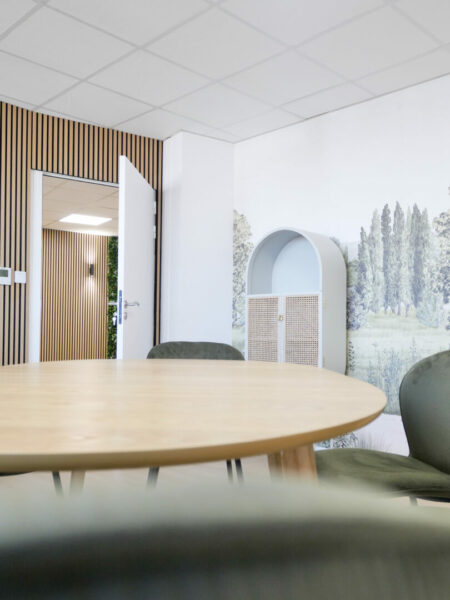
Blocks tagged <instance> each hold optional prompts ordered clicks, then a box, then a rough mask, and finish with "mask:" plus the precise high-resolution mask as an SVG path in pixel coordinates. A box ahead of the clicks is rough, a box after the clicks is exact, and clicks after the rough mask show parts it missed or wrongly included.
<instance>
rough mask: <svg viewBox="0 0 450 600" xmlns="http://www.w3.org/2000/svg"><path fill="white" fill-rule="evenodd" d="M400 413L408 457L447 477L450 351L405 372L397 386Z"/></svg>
mask: <svg viewBox="0 0 450 600" xmlns="http://www.w3.org/2000/svg"><path fill="white" fill-rule="evenodd" d="M400 412H401V415H402V419H403V425H404V427H405V432H406V437H407V438H408V443H409V451H410V454H411V456H412V457H414V458H417V459H418V460H421V461H422V462H425V463H427V464H429V465H431V466H433V467H435V468H436V469H439V470H441V471H444V472H445V473H450V350H446V351H445V352H439V353H438V354H433V356H428V357H427V358H424V359H423V360H421V361H420V362H418V363H417V364H416V365H414V366H413V367H412V368H411V369H410V370H409V371H408V373H407V374H406V375H405V377H404V378H403V381H402V384H401V386H400Z"/></svg>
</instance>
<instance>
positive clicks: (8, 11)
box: [0, 0, 36, 35]
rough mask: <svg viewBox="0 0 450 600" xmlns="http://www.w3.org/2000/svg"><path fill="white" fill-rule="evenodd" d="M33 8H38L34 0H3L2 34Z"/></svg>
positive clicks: (0, 20)
mask: <svg viewBox="0 0 450 600" xmlns="http://www.w3.org/2000/svg"><path fill="white" fill-rule="evenodd" d="M32 8H36V4H35V3H34V2H32V0H21V1H20V2H18V0H1V4H0V11H1V19H0V35H1V34H2V33H4V32H5V31H6V30H7V29H9V28H10V27H12V26H13V25H14V23H16V22H17V21H18V20H19V19H21V18H22V17H23V16H25V15H26V14H27V12H28V11H29V10H31V9H32Z"/></svg>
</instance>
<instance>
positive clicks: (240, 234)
mask: <svg viewBox="0 0 450 600" xmlns="http://www.w3.org/2000/svg"><path fill="white" fill-rule="evenodd" d="M251 237H252V232H251V229H250V225H249V223H248V221H247V219H246V217H245V215H241V214H240V213H238V212H237V211H236V210H235V211H234V221H233V327H243V326H244V324H245V274H246V271H247V263H248V260H249V258H250V254H251V252H252V250H253V244H252V242H251Z"/></svg>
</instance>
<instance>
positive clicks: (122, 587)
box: [0, 482, 450, 600]
mask: <svg viewBox="0 0 450 600" xmlns="http://www.w3.org/2000/svg"><path fill="white" fill-rule="evenodd" d="M325 488H326V489H325ZM449 512H450V511H448V510H447V508H443V507H440V508H433V509H431V508H425V507H412V506H398V505H396V503H390V504H389V503H386V501H383V502H381V501H380V500H379V499H377V498H373V496H372V497H371V496H370V495H369V496H367V495H363V494H361V493H358V492H357V491H353V490H345V491H343V490H335V489H333V488H332V487H331V486H307V485H306V484H303V485H302V484H300V483H296V484H290V485H288V484H287V483H279V484H277V483H273V482H271V483H267V484H265V485H254V484H251V483H249V484H248V485H246V486H245V487H243V488H240V489H239V488H237V487H235V486H217V485H216V486H214V487H213V488H211V487H205V486H195V489H194V490H190V489H189V487H186V486H185V487H183V488H181V489H180V490H173V489H171V490H169V491H167V490H161V491H160V493H159V494H155V496H154V497H153V498H152V502H148V500H146V498H145V497H142V496H141V495H136V494H129V495H124V494H122V493H118V494H114V495H113V496H111V497H101V498H96V497H94V496H92V495H89V494H88V495H84V497H83V496H80V497H78V498H74V499H72V502H70V503H69V502H59V501H58V500H57V499H56V498H53V497H50V498H48V499H47V500H46V501H45V502H42V501H41V502H36V499H35V498H34V497H31V496H30V497H26V496H21V497H18V498H16V499H15V501H14V502H13V503H12V502H10V501H8V498H5V497H0V580H1V585H0V600H11V599H14V600H80V599H83V600H104V599H105V598H107V599H110V600H118V599H119V598H125V599H126V600H142V599H143V598H145V599H151V600H180V599H183V600H243V599H245V600H304V599H308V600H445V598H448V593H449V589H450V569H449V565H450V514H449ZM446 590H447V591H446Z"/></svg>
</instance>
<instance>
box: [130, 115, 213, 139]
mask: <svg viewBox="0 0 450 600" xmlns="http://www.w3.org/2000/svg"><path fill="white" fill-rule="evenodd" d="M120 129H121V130H123V131H127V132H129V133H135V134H137V135H145V136H148V137H152V138H157V139H160V140H164V139H166V138H168V137H170V136H171V135H174V134H175V133H178V131H189V132H191V133H199V134H202V135H212V133H213V131H212V129H211V128H210V127H207V126H206V125H202V124H201V123H197V122H196V121H192V120H191V119H187V118H185V117H182V116H180V115H175V114H173V113H170V112H167V111H165V110H160V109H157V110H154V111H152V112H150V113H147V114H146V115H142V116H141V117H137V118H136V119H131V120H130V121H127V122H125V123H121V125H120Z"/></svg>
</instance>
